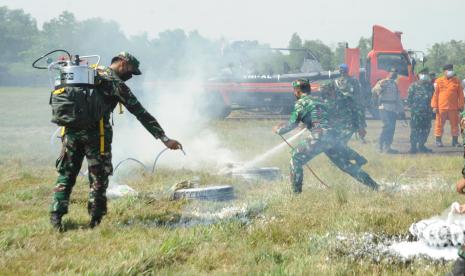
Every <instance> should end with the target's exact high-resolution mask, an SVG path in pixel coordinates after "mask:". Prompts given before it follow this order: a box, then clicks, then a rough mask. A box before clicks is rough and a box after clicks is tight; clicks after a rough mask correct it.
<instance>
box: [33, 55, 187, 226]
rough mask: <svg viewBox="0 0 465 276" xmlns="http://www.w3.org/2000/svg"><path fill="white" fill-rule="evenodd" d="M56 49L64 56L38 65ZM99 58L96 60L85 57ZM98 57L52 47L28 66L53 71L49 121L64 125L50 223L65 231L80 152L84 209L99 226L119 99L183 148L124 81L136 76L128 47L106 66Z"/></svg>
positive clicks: (155, 132)
mask: <svg viewBox="0 0 465 276" xmlns="http://www.w3.org/2000/svg"><path fill="white" fill-rule="evenodd" d="M55 52H63V53H65V54H66V56H67V58H62V59H60V60H57V61H54V62H53V61H52V60H51V59H48V60H47V62H48V63H49V64H48V66H47V67H40V66H37V65H36V64H37V63H38V61H40V60H42V59H44V58H45V57H47V56H49V55H50V54H52V53H55ZM90 58H98V61H97V64H96V65H88V64H87V59H90ZM99 61H100V57H99V56H96V55H93V56H78V55H75V56H71V55H70V54H69V53H68V52H67V51H65V50H55V51H52V52H50V53H48V54H46V55H44V56H42V57H40V58H39V59H37V60H36V61H35V62H34V63H33V64H32V66H33V67H34V68H38V69H48V70H49V71H50V72H52V73H55V80H54V88H55V90H54V91H52V93H51V96H50V105H51V106H52V122H54V123H56V124H57V125H59V126H62V127H63V129H62V142H63V148H62V152H61V154H60V157H59V158H58V159H57V162H56V168H57V171H58V174H59V176H58V179H57V181H56V185H55V188H54V189H53V192H54V193H53V200H52V205H51V207H50V222H51V224H52V226H53V227H54V228H55V229H57V230H59V231H63V225H62V217H63V215H65V214H66V213H68V206H69V198H70V195H71V191H72V189H73V186H74V184H75V183H76V177H77V175H78V173H79V171H80V169H81V166H82V161H83V159H84V157H86V158H87V163H88V166H89V168H88V169H89V182H90V192H89V200H88V204H87V209H88V212H89V215H90V216H91V219H90V224H89V226H90V227H91V228H93V227H95V226H97V225H98V224H99V223H100V222H101V220H102V217H103V216H104V215H105V214H106V213H107V198H106V195H105V193H106V189H107V187H108V177H109V175H111V174H112V171H113V167H112V163H111V142H112V134H113V132H112V126H111V124H110V116H111V113H112V111H113V109H114V108H115V107H116V105H118V104H122V105H124V106H125V107H126V108H127V109H128V110H129V112H131V113H132V114H133V115H135V116H136V117H137V119H138V120H139V121H140V122H141V124H142V125H143V126H144V127H145V129H147V131H149V132H150V134H152V135H153V136H154V137H155V138H156V139H160V140H162V142H163V143H164V144H165V145H166V147H167V148H169V149H172V150H176V149H181V150H182V145H181V144H180V143H179V142H178V141H176V140H172V139H170V138H168V137H167V136H166V135H165V132H164V131H163V129H162V127H161V126H160V124H159V123H158V122H157V120H156V119H155V118H154V117H153V116H152V115H150V113H148V112H147V110H145V108H144V107H143V106H142V105H141V104H140V102H139V101H138V100H137V98H136V96H135V95H134V94H133V93H132V92H131V90H130V89H129V87H128V86H127V85H126V84H125V81H127V80H129V79H130V78H131V77H132V75H140V74H141V71H140V70H139V61H138V60H137V59H136V58H135V57H134V56H132V55H131V54H129V53H127V52H121V53H119V54H118V55H117V56H115V57H114V58H113V59H112V61H111V65H110V66H108V67H105V66H99V65H98V63H99Z"/></svg>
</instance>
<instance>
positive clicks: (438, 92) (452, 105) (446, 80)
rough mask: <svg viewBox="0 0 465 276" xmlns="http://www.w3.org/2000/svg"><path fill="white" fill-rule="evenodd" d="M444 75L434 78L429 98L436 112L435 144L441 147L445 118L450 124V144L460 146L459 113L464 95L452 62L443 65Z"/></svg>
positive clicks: (461, 109)
mask: <svg viewBox="0 0 465 276" xmlns="http://www.w3.org/2000/svg"><path fill="white" fill-rule="evenodd" d="M443 70H444V76H442V77H440V78H438V79H436V82H435V83H434V87H435V89H434V94H433V98H432V99H431V107H432V108H433V111H434V113H436V125H435V129H434V135H435V136H436V146H438V147H443V146H444V145H443V144H442V134H443V130H444V124H445V122H446V121H447V120H449V123H450V125H451V134H452V146H453V147H457V146H461V145H460V144H459V142H458V136H459V113H460V112H462V111H463V105H464V96H463V87H462V84H461V82H460V80H459V79H458V78H457V77H456V76H455V73H454V67H453V65H452V64H446V65H444V67H443Z"/></svg>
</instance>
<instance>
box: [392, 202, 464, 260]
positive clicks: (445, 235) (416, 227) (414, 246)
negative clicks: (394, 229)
mask: <svg viewBox="0 0 465 276" xmlns="http://www.w3.org/2000/svg"><path fill="white" fill-rule="evenodd" d="M459 208H460V204H459V203H457V202H454V203H452V205H451V207H450V208H449V209H447V210H446V211H444V212H443V214H442V215H441V216H435V217H432V218H429V219H424V220H421V221H418V222H416V223H413V224H412V225H411V226H410V228H409V232H410V234H412V235H413V236H414V237H415V238H416V239H418V241H415V242H407V241H401V242H396V243H393V244H392V245H390V246H389V247H388V248H389V250H390V251H392V252H395V253H396V254H398V255H399V256H401V257H403V258H406V259H410V258H413V257H417V256H422V255H423V256H427V257H429V258H432V259H444V260H455V259H457V257H458V256H457V248H458V247H460V246H461V245H462V244H464V243H465V236H464V231H465V215H463V214H460V213H459Z"/></svg>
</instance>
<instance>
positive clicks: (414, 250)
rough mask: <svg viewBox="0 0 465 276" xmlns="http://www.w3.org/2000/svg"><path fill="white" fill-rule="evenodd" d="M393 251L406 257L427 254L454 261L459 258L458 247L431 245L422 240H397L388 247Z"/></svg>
mask: <svg viewBox="0 0 465 276" xmlns="http://www.w3.org/2000/svg"><path fill="white" fill-rule="evenodd" d="M388 249H389V250H390V251H391V252H394V253H396V254H397V255H398V256H400V257H401V258H404V259H412V258H415V257H421V256H427V257H429V258H432V259H438V260H439V259H443V260H446V261H452V260H455V259H457V257H458V255H457V248H455V247H451V246H449V247H443V248H437V247H431V246H429V245H427V244H426V243H424V242H422V241H415V242H408V241H402V242H396V243H393V244H392V245H390V246H389V247H388Z"/></svg>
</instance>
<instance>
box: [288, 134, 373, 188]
mask: <svg viewBox="0 0 465 276" xmlns="http://www.w3.org/2000/svg"><path fill="white" fill-rule="evenodd" d="M328 136H329V137H328ZM328 136H327V137H323V138H321V139H318V140H314V139H311V138H308V139H306V140H303V141H301V142H300V143H299V145H298V146H297V147H296V148H295V149H294V150H293V151H292V158H291V165H290V177H291V185H292V190H293V192H294V193H301V192H302V182H303V166H304V165H305V164H306V163H307V162H309V161H310V160H312V159H313V158H314V157H316V156H317V155H318V154H320V153H324V154H326V156H328V158H329V159H330V160H331V162H332V163H333V164H334V165H336V167H338V168H339V169H340V170H342V171H343V172H345V173H347V174H349V175H351V176H352V177H354V178H355V179H356V180H358V181H359V182H361V183H362V184H364V185H366V186H368V187H370V188H372V189H375V190H376V189H377V188H378V184H377V183H376V182H375V181H374V180H373V179H372V178H371V177H370V175H368V174H367V173H366V172H365V171H364V170H363V169H362V166H363V165H364V164H365V163H366V162H367V160H366V159H365V158H364V157H363V156H361V155H360V154H359V153H357V152H356V151H354V150H353V149H351V148H350V147H349V146H347V141H348V139H347V137H336V136H333V137H331V136H330V135H328ZM350 136H351V135H350ZM350 136H349V138H350Z"/></svg>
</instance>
